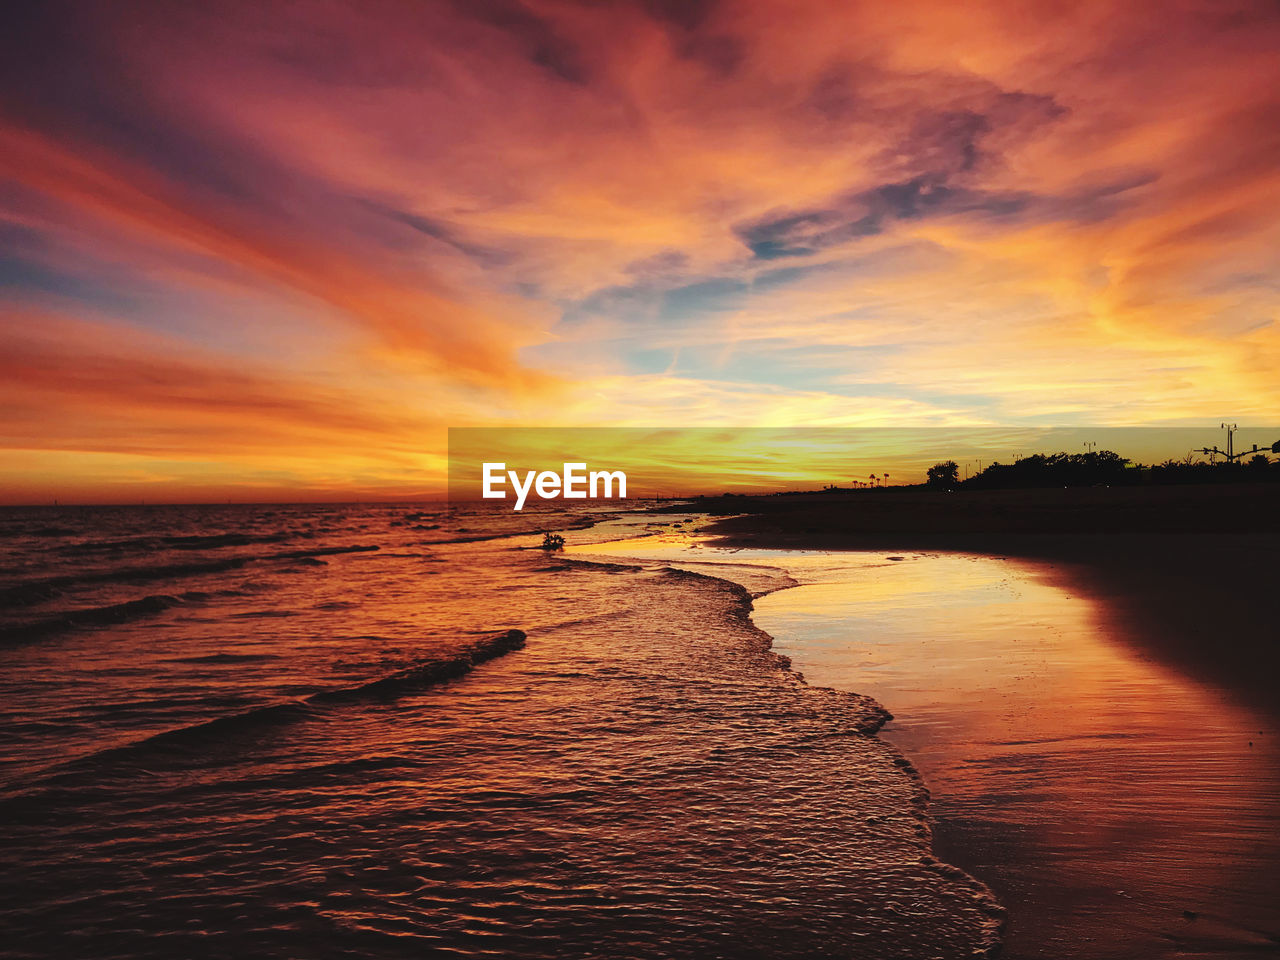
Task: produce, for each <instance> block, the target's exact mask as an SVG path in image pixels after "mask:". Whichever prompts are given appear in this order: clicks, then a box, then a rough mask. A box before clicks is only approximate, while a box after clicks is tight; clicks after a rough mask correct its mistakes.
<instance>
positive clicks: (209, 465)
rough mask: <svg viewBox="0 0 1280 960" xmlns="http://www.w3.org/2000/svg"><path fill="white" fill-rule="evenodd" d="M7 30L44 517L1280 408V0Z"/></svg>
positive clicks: (29, 14)
mask: <svg viewBox="0 0 1280 960" xmlns="http://www.w3.org/2000/svg"><path fill="white" fill-rule="evenodd" d="M4 18H5V20H4V24H3V28H2V29H0V77H2V79H0V237H2V238H3V239H2V243H0V253H2V254H3V256H2V259H0V279H2V288H0V368H2V370H0V446H2V447H3V448H4V450H3V453H2V454H0V501H7V502H48V501H49V500H51V499H52V498H54V497H60V498H62V499H63V500H64V501H77V500H80V501H85V500H89V501H93V500H106V501H118V500H138V499H150V500H203V499H226V498H237V499H266V500H269V499H281V498H284V499H298V498H336V499H344V498H347V497H366V496H411V495H417V494H423V493H432V492H435V493H439V492H442V491H443V487H444V483H443V474H444V457H445V436H446V433H445V431H446V428H447V427H449V426H454V427H458V426H499V425H516V426H520V425H529V426H534V425H539V426H541V425H549V424H550V425H572V426H606V425H628V426H656V425H682V426H726V427H733V426H769V427H781V426H791V425H796V426H913V425H918V426H931V427H938V426H956V427H959V426H973V427H989V426H993V425H1015V426H1016V425H1023V426H1025V425H1038V424H1057V425H1068V426H1072V425H1085V424H1097V425H1111V426H1120V425H1126V426H1128V425H1157V424H1163V425H1170V424H1175V425H1200V424H1203V425H1204V426H1205V427H1206V434H1205V437H1204V440H1205V442H1206V443H1213V442H1220V441H1221V440H1222V437H1221V436H1220V435H1218V434H1217V433H1216V429H1215V428H1216V427H1217V424H1218V422H1219V421H1220V420H1222V419H1224V418H1226V419H1234V420H1237V421H1239V422H1240V423H1241V424H1242V425H1243V424H1249V423H1275V422H1276V421H1277V420H1280V417H1278V416H1277V412H1280V362H1278V361H1280V326H1278V325H1277V323H1276V317H1277V306H1278V304H1280V270H1278V267H1280V215H1278V213H1280V56H1278V55H1277V53H1276V51H1277V50H1280V7H1278V6H1277V5H1276V4H1275V3H1274V2H1270V0H1268V2H1257V3H1249V2H1241V3H1233V2H1231V0H1225V2H1212V3H1210V2H1205V3H1134V2H1131V0H1130V2H1102V3H1098V2H1088V0H1085V2H1071V3H1065V2H1056V0H1055V2H1026V0H1019V2H1016V3H1007V4H1004V3H983V4H960V3H944V2H936V3H912V2H894V3H866V4H861V3H849V2H835V0H830V2H817V0H719V2H679V0H636V2H607V0H606V2H587V0H550V2H543V0H523V2H522V0H441V2H410V0H404V2H380V0H372V2H361V3H355V2H352V3H341V2H298V3H288V4H283V3H280V4H264V3H259V2H243V3H240V2H222V0H214V2H209V3H203V4H174V3H155V4H148V3H112V2H98V3H84V4H61V3H56V2H54V3H45V4H15V5H12V6H10V7H8V8H6V10H5V12H4ZM1249 439H1257V440H1262V439H1264V438H1262V437H1257V438H1249ZM1271 439H1275V438H1271ZM1182 452H1184V451H1182V450H1178V451H1170V453H1171V454H1175V453H1177V454H1180V453H1182ZM939 453H940V454H943V455H945V454H946V451H945V450H941V451H939ZM890 466H892V465H890ZM904 479H905V478H904Z"/></svg>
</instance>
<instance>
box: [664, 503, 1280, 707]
mask: <svg viewBox="0 0 1280 960" xmlns="http://www.w3.org/2000/svg"><path fill="white" fill-rule="evenodd" d="M867 492H868V493H870V494H871V495H872V496H871V497H870V498H868V497H865V496H864V497H861V498H859V497H858V496H857V495H852V496H848V497H827V498H823V497H821V496H815V495H797V496H782V497H731V498H718V499H716V500H714V501H712V500H708V501H704V502H702V503H700V504H698V505H697V506H696V507H690V508H688V509H689V510H690V512H695V511H696V512H703V513H707V514H709V515H710V517H711V520H712V522H711V524H710V525H709V526H708V527H707V528H706V531H705V532H707V533H708V534H710V535H711V536H712V538H713V540H712V541H711V542H712V543H713V544H714V545H716V546H723V547H731V548H732V547H758V548H764V549H809V550H921V551H942V552H960V553H972V554H981V555H985V556H991V557H1015V558H1018V559H1021V560H1026V561H1030V562H1033V563H1036V564H1037V565H1039V566H1040V567H1041V568H1042V569H1043V570H1044V571H1045V572H1046V573H1047V574H1048V575H1049V576H1051V577H1052V578H1053V579H1055V580H1057V581H1059V582H1061V583H1062V584H1063V585H1064V586H1069V587H1072V588H1075V589H1080V590H1083V591H1085V592H1087V593H1088V594H1089V595H1091V596H1093V597H1096V598H1098V599H1100V600H1102V601H1103V606H1104V608H1105V610H1106V612H1107V614H1108V615H1109V616H1110V617H1111V618H1113V623H1114V626H1115V627H1116V629H1117V630H1118V631H1119V632H1121V633H1122V634H1123V635H1124V637H1125V638H1126V640H1127V641H1129V642H1131V643H1133V644H1134V645H1135V647H1136V648H1137V649H1139V650H1140V651H1141V652H1142V653H1143V654H1144V655H1146V656H1150V657H1152V658H1155V659H1158V660H1160V661H1162V662H1165V663H1167V664H1169V665H1170V666H1173V667H1175V668H1177V669H1179V670H1182V671H1184V672H1186V673H1188V674H1189V675H1191V676H1194V677H1195V678H1196V679H1198V680H1208V681H1210V682H1212V683H1215V684H1216V685H1218V686H1219V687H1220V688H1222V689H1223V690H1224V691H1225V692H1226V693H1228V694H1229V695H1230V696H1232V697H1237V698H1239V699H1240V700H1242V701H1245V702H1247V703H1248V704H1249V705H1250V706H1252V707H1254V708H1256V709H1259V710H1261V711H1263V712H1264V713H1266V714H1268V715H1270V716H1272V717H1277V716H1280V697H1278V696H1277V681H1276V679H1275V678H1276V677H1278V676H1280V643H1276V642H1275V641H1274V639H1273V638H1274V636H1275V634H1276V631H1277V629H1280V609H1277V608H1276V607H1275V605H1274V602H1270V603H1269V602H1268V599H1267V598H1269V597H1270V596H1271V595H1272V593H1273V591H1274V581H1275V574H1274V571H1275V569H1276V568H1277V565H1278V564H1280V491H1274V490H1272V489H1270V488H1269V487H1257V488H1253V487H1250V488H1245V489H1242V490H1238V491H1228V492H1227V493H1226V494H1225V495H1224V494H1223V493H1222V492H1220V491H1219V492H1218V496H1217V497H1216V498H1215V497H1214V496H1212V494H1213V493H1214V492H1215V491H1212V490H1209V491H1206V490H1203V489H1192V490H1190V492H1188V490H1187V489H1185V488H1174V489H1172V490H1170V489H1168V488H1162V489H1159V490H1156V491H1137V492H1136V493H1135V491H1133V490H1125V489H1121V490H1095V489H1086V490H1062V491H1055V490H1049V491H996V492H995V493H998V494H1013V496H982V497H981V498H980V499H978V500H972V501H971V500H970V499H969V497H970V496H971V495H969V494H963V495H962V494H945V493H943V494H932V493H929V492H925V491H901V492H900V491H896V490H893V489H889V490H886V491H883V493H884V494H885V496H879V494H880V493H881V491H867ZM1147 493H1154V496H1152V497H1148V496H1147ZM877 501H878V502H877ZM1002 506H1003V507H1005V508H1006V509H1001V508H1002ZM725 514H730V515H728V516H726V515H725ZM1228 515H1229V516H1231V517H1246V518H1248V519H1247V524H1248V528H1247V530H1246V531H1244V532H1219V531H1218V530H1217V528H1218V527H1220V526H1221V525H1222V524H1223V523H1224V517H1226V516H1228Z"/></svg>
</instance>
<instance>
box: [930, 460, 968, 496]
mask: <svg viewBox="0 0 1280 960" xmlns="http://www.w3.org/2000/svg"><path fill="white" fill-rule="evenodd" d="M925 482H926V483H927V484H928V485H929V486H931V487H938V488H939V489H942V490H950V489H951V488H952V487H954V486H955V485H956V484H958V483H959V482H960V465H959V464H957V463H956V462H955V461H954V460H947V461H946V462H944V463H935V464H934V465H933V466H932V467H930V468H929V469H928V470H926V471H925Z"/></svg>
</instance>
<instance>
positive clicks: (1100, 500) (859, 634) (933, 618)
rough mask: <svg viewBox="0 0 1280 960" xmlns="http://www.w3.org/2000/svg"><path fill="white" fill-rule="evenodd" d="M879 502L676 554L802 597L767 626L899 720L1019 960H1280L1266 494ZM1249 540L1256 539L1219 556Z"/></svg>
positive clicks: (951, 834) (760, 525)
mask: <svg viewBox="0 0 1280 960" xmlns="http://www.w3.org/2000/svg"><path fill="white" fill-rule="evenodd" d="M868 493H869V494H870V495H869V496H868V495H865V494H864V495H858V494H849V495H847V496H845V497H843V498H840V497H835V498H832V497H831V496H830V495H827V496H823V495H808V496H791V497H763V498H741V497H730V498H723V499H717V500H715V501H713V502H712V503H709V504H707V503H702V504H699V506H707V507H709V509H710V510H712V511H715V512H722V513H727V514H730V515H729V516H725V517H721V518H713V520H712V522H710V523H709V524H708V525H707V526H706V527H705V528H701V529H700V530H699V535H698V536H697V537H690V536H689V535H688V534H687V533H684V532H683V531H685V530H688V528H689V525H688V524H683V525H682V527H683V530H682V531H681V533H679V534H673V536H672V537H670V538H669V541H668V544H667V549H675V550H678V551H681V552H683V554H684V557H685V559H686V560H692V561H693V562H696V563H700V564H708V563H712V562H722V563H726V564H730V565H731V566H730V567H726V571H729V570H731V568H732V566H736V565H741V564H744V563H751V562H755V563H763V564H769V565H773V566H777V567H779V568H781V569H784V570H786V571H788V573H789V574H790V575H791V576H793V577H795V578H797V579H798V580H799V581H800V583H801V586H799V587H798V588H795V589H792V590H784V591H781V592H779V593H776V594H770V595H769V596H765V597H763V598H761V599H759V600H758V601H757V609H756V612H755V614H754V617H755V620H756V622H757V624H758V625H760V626H761V627H762V629H765V630H766V631H767V632H769V633H770V634H771V635H773V636H774V638H775V643H776V645H777V649H779V651H780V652H782V653H784V654H785V655H787V656H790V657H791V658H792V660H793V662H794V663H795V666H796V668H797V669H798V670H800V671H801V672H803V673H804V674H805V676H806V678H807V679H808V680H809V681H810V682H812V683H817V684H823V685H831V686H835V687H837V688H841V689H856V690H858V691H859V692H862V693H865V694H868V695H871V696H873V697H875V698H876V699H877V700H879V701H880V702H881V703H883V704H884V705H885V707H886V708H887V709H888V710H889V711H890V712H891V713H893V714H894V717H895V720H894V721H893V722H892V723H890V724H889V725H888V726H887V727H886V728H885V730H884V731H882V734H881V735H882V736H883V737H885V738H887V739H889V740H890V741H891V742H894V743H895V744H897V745H899V746H900V747H902V748H903V750H904V751H905V753H906V754H907V756H908V757H910V758H911V759H912V761H913V763H915V764H916V765H917V767H918V768H919V769H920V771H921V773H922V776H923V777H924V780H925V783H926V784H927V785H928V786H929V787H930V789H931V792H932V795H933V806H932V812H933V816H934V818H935V820H934V848H935V851H936V852H938V854H939V855H940V856H941V857H942V858H943V859H946V860H948V861H949V862H952V863H956V864H958V865H960V866H962V867H964V868H965V869H966V870H968V871H969V872H971V873H973V874H974V875H975V876H977V877H979V878H980V879H982V880H983V881H984V882H986V883H987V884H988V885H990V886H991V887H992V889H993V890H994V891H995V892H996V893H997V895H998V896H999V897H1000V899H1001V901H1002V902H1003V903H1004V905H1005V906H1006V907H1007V908H1008V909H1009V921H1008V924H1007V927H1006V942H1005V952H1006V955H1008V956H1017V957H1041V956H1046V957H1047V956H1057V957H1063V956H1079V957H1104V956H1116V957H1124V956H1139V955H1141V956H1159V955H1165V954H1169V955H1187V954H1188V953H1190V954H1193V955H1197V956H1199V955H1204V956H1237V955H1253V954H1254V953H1256V952H1257V951H1263V952H1265V951H1268V950H1274V949H1276V944H1277V943H1278V942H1280V941H1278V940H1277V930H1278V929H1280V917H1277V915H1276V912H1275V911H1274V909H1272V908H1270V906H1269V898H1270V891H1271V890H1273V889H1274V888H1275V885H1276V883H1277V880H1278V879H1280V872H1278V871H1277V868H1276V862H1277V856H1278V855H1280V851H1277V850H1276V849H1275V845H1274V842H1273V841H1272V840H1271V837H1273V836H1274V835H1275V833H1276V829H1277V826H1278V825H1280V787H1278V786H1277V784H1278V783H1280V780H1278V779H1277V773H1276V771H1277V766H1278V764H1277V751H1276V737H1275V727H1276V703H1277V699H1276V696H1275V676H1276V674H1275V671H1274V666H1275V664H1276V643H1275V636H1276V630H1275V621H1274V617H1273V613H1272V610H1271V609H1270V608H1269V605H1268V602H1267V597H1268V596H1269V592H1268V591H1269V589H1270V588H1269V583H1270V580H1271V577H1272V571H1273V569H1274V557H1275V551H1276V547H1277V537H1276V535H1275V532H1274V527H1273V526H1272V525H1273V523H1274V513H1269V512H1268V511H1269V510H1271V509H1273V504H1274V501H1268V499H1267V498H1268V496H1269V494H1268V492H1267V491H1265V490H1245V491H1205V490H1191V491H1186V490H1174V491H1158V492H1157V495H1156V496H1144V492H1143V491H1138V492H1136V493H1135V492H1134V491H1116V492H1114V493H1112V492H1110V491H1093V490H1089V491H1083V492H1080V491H1065V492H1060V491H1047V492H1046V491H1029V492H1028V491H1014V492H999V493H993V494H988V495H983V496H981V497H979V498H977V499H976V501H974V502H970V503H965V502H964V501H962V500H961V499H960V498H961V497H962V496H964V495H961V494H945V493H938V494H932V493H927V492H923V491H892V490H890V491H883V496H881V494H882V491H869V492H868ZM864 505H865V507H864ZM1209 505H1212V506H1213V507H1214V508H1215V509H1213V510H1209V509H1206V507H1207V506H1209ZM1086 508H1087V509H1086ZM672 509H675V508H674V507H673V508H672ZM1189 510H1195V511H1202V512H1200V513H1199V519H1198V520H1194V521H1193V522H1192V523H1191V525H1192V526H1193V527H1199V528H1200V530H1199V532H1191V533H1181V532H1174V531H1175V530H1176V529H1177V524H1178V523H1179V522H1181V521H1185V520H1186V519H1187V513H1188V511H1189ZM1012 517H1016V521H1013V520H1011V518H1012ZM1232 517H1236V518H1239V517H1247V518H1248V519H1249V521H1250V522H1249V524H1248V525H1249V526H1250V527H1251V528H1252V529H1251V530H1250V532H1245V533H1215V532H1212V531H1211V529H1210V526H1211V524H1222V523H1224V522H1229V521H1230V519H1231V518H1232ZM895 526H900V527H902V528H903V529H902V530H901V531H898V532H894V527H895ZM1269 527H1271V529H1268V528H1269ZM1068 531H1074V532H1068ZM691 547H692V548H696V549H692V550H691ZM631 548H632V549H635V548H636V545H634V544H633V545H631ZM620 549H621V548H620ZM650 549H655V547H654V545H653V544H651V545H650ZM699 569H704V570H706V569H710V568H709V567H708V566H701V567H699ZM912 570H914V572H908V571H912ZM806 571H808V573H807V574H806ZM726 575H727V576H732V573H731V572H726ZM806 577H807V578H808V579H807V580H806ZM1015 595H1016V597H1017V599H1016V600H1014V599H1011V597H1013V596H1015Z"/></svg>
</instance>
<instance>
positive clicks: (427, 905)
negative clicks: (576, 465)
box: [0, 502, 1002, 960]
mask: <svg viewBox="0 0 1280 960" xmlns="http://www.w3.org/2000/svg"><path fill="white" fill-rule="evenodd" d="M495 506H497V505H494V504H484V505H483V506H481V505H463V504H454V505H446V504H375V505H306V504H302V505H231V504H228V505H218V506H128V507H42V508H7V509H4V510H2V511H0V823H2V824H3V829H0V864H3V869H0V930H2V931H3V933H2V935H0V956H4V957H42V958H43V957H58V958H73V957H95V958H96V957H121V958H124V957H129V958H139V957H163V958H181V957H192V958H195V957H316V958H327V957H361V958H380V957H418V958H422V957H427V958H430V957H449V958H455V957H504V958H505V957H512V958H524V957H528V958H534V957H557V958H560V957H564V958H612V960H626V958H700V960H714V958H754V957H764V958H791V957H805V958H825V957H831V958H835V957H840V958H854V957H856V958H870V960H875V958H912V960H925V958H953V957H955V958H959V957H966V958H967V957H977V956H984V955H988V954H989V953H990V952H991V951H993V950H994V949H995V948H996V944H997V943H998V940H999V930H1000V926H1001V921H1002V913H1001V908H1000V907H999V905H998V904H997V903H996V901H995V900H994V899H993V898H992V896H991V894H990V892H989V891H988V890H987V888H986V887H985V886H983V885H982V884H981V883H980V882H978V881H977V880H975V879H973V878H972V877H970V876H968V875H967V874H965V873H964V872H963V871H961V870H959V869H957V868H956V867H953V866H950V865H948V864H947V863H944V862H941V861H940V860H939V859H938V858H937V857H936V856H935V855H934V853H933V850H932V844H931V830H930V819H929V813H928V794H927V791H926V790H925V788H924V786H923V785H922V782H921V779H920V777H919V775H918V774H917V772H916V771H915V769H914V768H913V767H912V765H911V763H910V762H909V760H908V759H907V758H906V757H905V756H903V755H902V754H901V753H900V752H899V751H898V750H897V749H896V748H895V747H893V746H892V745H891V744H889V743H888V742H886V741H885V740H883V739H882V738H880V737H879V736H877V731H878V730H879V728H880V727H881V725H882V724H883V723H884V722H885V721H886V719H887V713H886V712H885V710H884V708H883V707H881V706H880V705H879V704H878V703H877V702H875V701H874V700H872V699H870V698H868V697H866V696H862V695H860V694H858V693H854V692H850V691H841V690H836V689H830V688H825V687H821V686H816V685H810V684H808V683H806V682H805V680H804V678H803V677H802V676H800V675H799V674H798V673H797V672H796V671H795V670H793V669H792V667H791V664H790V662H789V661H788V660H787V658H786V657H784V656H782V655H780V654H779V653H777V652H776V651H775V650H774V649H773V644H772V638H771V637H770V636H769V635H768V634H767V633H764V632H763V631H762V630H760V629H759V628H758V627H757V626H756V625H755V623H754V622H753V620H752V618H751V612H752V608H753V602H754V601H755V600H757V599H759V598H760V597H762V596H764V595H766V594H769V593H770V592H772V591H776V590H779V589H781V588H784V587H788V586H791V585H793V584H794V582H795V581H793V580H791V579H790V578H789V577H788V576H787V574H786V573H785V572H784V571H783V570H780V569H775V568H770V567H768V566H754V567H752V568H751V569H750V570H746V569H744V570H742V571H738V572H736V573H735V575H734V576H733V577H732V579H725V578H724V577H722V576H714V575H710V574H704V573H699V572H693V571H691V570H689V569H681V568H678V567H675V566H671V565H669V564H668V563H666V562H664V561H662V560H644V559H641V560H636V561H635V562H631V561H626V562H623V561H621V560H619V561H617V562H611V561H609V560H607V559H597V560H589V559H584V558H580V557H579V556H578V555H577V554H576V553H575V554H566V553H563V552H561V551H556V550H544V549H542V541H543V536H544V534H545V533H547V532H552V531H558V532H559V533H560V534H561V535H563V536H564V537H565V538H566V540H567V541H568V542H569V546H570V547H571V548H573V547H575V546H577V547H581V546H583V545H590V544H593V543H605V542H612V541H617V540H620V539H625V538H630V537H638V536H644V535H646V534H650V533H653V532H655V531H663V530H668V531H669V530H672V529H678V528H679V527H680V525H682V524H683V523H684V522H685V520H684V519H682V518H681V517H680V516H679V515H672V514H662V515H659V514H653V513H650V512H648V511H647V509H646V508H647V507H649V506H652V505H651V504H646V503H644V502H633V503H632V504H631V508H630V509H629V510H627V511H620V510H619V509H618V505H617V503H616V502H613V503H609V504H606V505H600V504H589V503H588V504H583V505H581V506H578V507H576V508H575V509H569V510H565V509H553V508H551V507H545V506H539V507H536V508H533V509H526V510H525V511H523V512H521V513H519V514H516V513H513V512H510V511H500V510H498V509H495Z"/></svg>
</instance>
